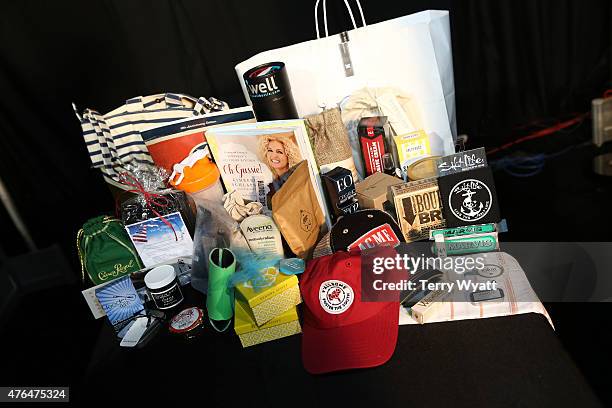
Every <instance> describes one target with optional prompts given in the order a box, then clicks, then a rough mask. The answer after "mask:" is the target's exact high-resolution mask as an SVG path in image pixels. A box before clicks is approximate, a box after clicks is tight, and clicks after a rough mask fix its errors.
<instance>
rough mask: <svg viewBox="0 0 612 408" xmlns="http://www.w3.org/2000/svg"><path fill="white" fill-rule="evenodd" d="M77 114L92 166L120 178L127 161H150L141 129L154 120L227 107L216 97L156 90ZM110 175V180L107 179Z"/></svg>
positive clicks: (152, 124)
mask: <svg viewBox="0 0 612 408" xmlns="http://www.w3.org/2000/svg"><path fill="white" fill-rule="evenodd" d="M74 109H75V113H76V114H77V117H78V118H79V120H80V121H81V127H82V129H83V138H84V139H85V144H86V145H87V151H88V152H89V157H90V158H91V162H92V165H93V167H95V168H99V169H101V171H102V174H103V175H104V178H105V179H106V180H107V181H110V180H114V181H119V177H118V175H119V174H120V173H121V172H122V171H124V169H125V166H126V165H127V164H128V163H146V164H153V160H152V159H151V156H150V155H149V152H148V150H147V147H146V146H145V143H144V141H143V139H142V136H141V132H142V131H143V130H145V129H147V128H150V127H152V126H154V125H156V124H160V123H167V122H172V121H175V120H178V119H184V118H188V117H191V116H197V115H201V114H206V113H210V112H217V111H222V110H227V109H229V106H228V105H227V103H225V102H222V101H219V100H217V99H215V98H212V97H211V98H197V99H196V98H194V97H192V96H189V95H184V94H174V93H167V94H159V95H151V96H139V97H136V98H131V99H128V100H127V101H126V103H125V105H123V106H121V107H119V108H117V109H114V110H112V111H110V112H108V113H107V114H105V115H102V114H100V113H99V112H97V111H95V110H92V109H85V111H84V112H83V114H82V115H79V113H78V111H77V110H76V107H75V108H74ZM109 179H110V180H109Z"/></svg>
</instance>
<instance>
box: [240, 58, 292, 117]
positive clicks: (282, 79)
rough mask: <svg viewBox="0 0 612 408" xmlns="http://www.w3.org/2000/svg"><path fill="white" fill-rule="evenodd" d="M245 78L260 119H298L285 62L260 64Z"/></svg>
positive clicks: (252, 102) (245, 74)
mask: <svg viewBox="0 0 612 408" xmlns="http://www.w3.org/2000/svg"><path fill="white" fill-rule="evenodd" d="M243 78H244V82H245V84H246V88H247V92H248V94H249V98H250V99H251V104H252V106H253V111H254V112H255V116H256V117H257V120H258V121H260V122H261V121H266V120H281V119H298V114H297V109H296V108H295V102H294V101H293V95H292V94H291V85H290V84H289V77H288V76H287V69H286V68H285V64H284V63H282V62H268V63H266V64H261V65H258V66H256V67H254V68H251V69H249V70H248V71H247V72H245V73H244V75H243Z"/></svg>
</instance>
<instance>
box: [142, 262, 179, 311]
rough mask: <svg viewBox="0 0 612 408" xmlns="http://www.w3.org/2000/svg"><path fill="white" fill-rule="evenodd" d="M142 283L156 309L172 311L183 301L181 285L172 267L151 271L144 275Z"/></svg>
mask: <svg viewBox="0 0 612 408" xmlns="http://www.w3.org/2000/svg"><path fill="white" fill-rule="evenodd" d="M144 281H145V285H146V287H147V290H148V292H149V294H150V295H151V298H152V299H153V302H154V303H155V306H156V307H157V309H159V310H165V309H172V308H174V307H176V306H178V305H179V304H180V303H181V302H182V301H183V293H182V292H181V285H180V284H179V280H178V278H177V276H176V271H175V270H174V267H173V266H172V265H162V266H158V267H156V268H153V269H151V270H150V271H149V272H147V274H146V275H145V277H144Z"/></svg>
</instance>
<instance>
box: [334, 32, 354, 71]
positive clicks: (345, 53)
mask: <svg viewBox="0 0 612 408" xmlns="http://www.w3.org/2000/svg"><path fill="white" fill-rule="evenodd" d="M340 40H341V41H342V42H341V43H340V44H339V45H338V46H339V47H340V56H341V57H342V65H343V66H344V76H346V77H351V76H353V75H354V72H353V63H352V62H351V54H350V52H349V48H348V42H349V37H348V33H347V32H346V31H343V32H341V33H340Z"/></svg>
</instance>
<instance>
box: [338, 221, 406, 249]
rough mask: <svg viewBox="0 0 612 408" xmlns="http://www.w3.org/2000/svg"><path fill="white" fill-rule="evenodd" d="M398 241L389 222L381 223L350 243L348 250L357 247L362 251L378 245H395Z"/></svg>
mask: <svg viewBox="0 0 612 408" xmlns="http://www.w3.org/2000/svg"><path fill="white" fill-rule="evenodd" d="M399 243H400V240H399V239H398V238H397V235H395V232H394V231H393V228H391V225H389V224H383V225H381V226H379V227H376V228H374V229H371V230H369V231H368V232H366V233H365V234H363V235H362V236H361V237H359V238H358V239H357V240H355V241H354V242H353V243H352V244H350V245H349V246H348V248H347V249H348V250H349V251H350V250H352V249H355V248H359V249H361V250H362V251H363V250H364V249H368V248H374V247H376V246H379V245H385V244H388V245H391V246H393V247H394V246H396V245H398V244H399Z"/></svg>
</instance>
